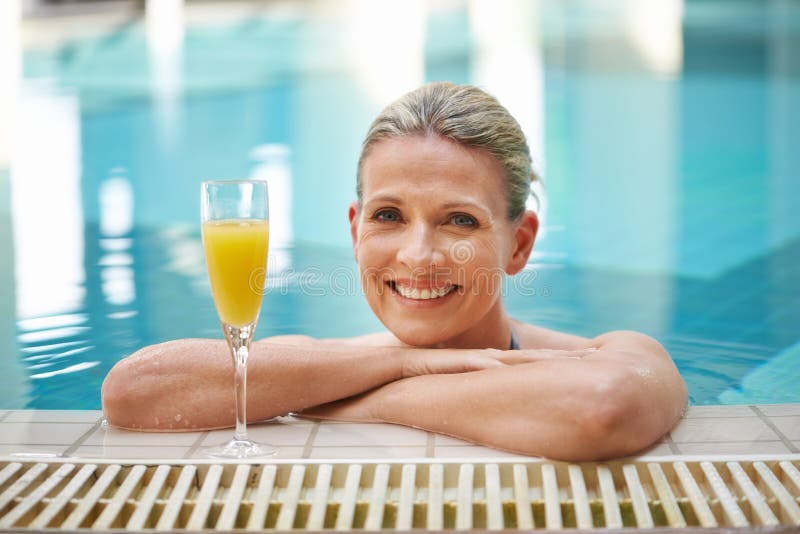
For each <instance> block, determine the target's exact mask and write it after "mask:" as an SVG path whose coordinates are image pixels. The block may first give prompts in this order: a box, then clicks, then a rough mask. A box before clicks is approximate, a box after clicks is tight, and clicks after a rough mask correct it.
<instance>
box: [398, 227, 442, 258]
mask: <svg viewBox="0 0 800 534" xmlns="http://www.w3.org/2000/svg"><path fill="white" fill-rule="evenodd" d="M397 260H398V261H399V262H400V263H403V264H405V265H406V266H408V267H411V268H423V269H428V268H430V267H431V266H436V265H442V263H443V262H444V261H445V256H444V253H443V252H442V251H441V250H440V249H439V247H437V244H436V236H435V232H434V231H433V230H432V229H431V228H429V227H427V226H426V225H422V224H418V225H413V226H411V227H410V228H409V229H408V230H407V231H406V232H404V235H403V242H402V243H401V244H400V247H399V249H398V251H397Z"/></svg>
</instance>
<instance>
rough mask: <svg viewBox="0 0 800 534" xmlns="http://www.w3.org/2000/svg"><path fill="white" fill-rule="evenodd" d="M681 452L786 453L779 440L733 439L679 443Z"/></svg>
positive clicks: (786, 450)
mask: <svg viewBox="0 0 800 534" xmlns="http://www.w3.org/2000/svg"><path fill="white" fill-rule="evenodd" d="M678 448H679V449H680V451H681V454H786V453H788V452H791V451H789V449H788V448H787V447H786V445H784V444H783V442H781V441H733V442H720V443H680V444H678Z"/></svg>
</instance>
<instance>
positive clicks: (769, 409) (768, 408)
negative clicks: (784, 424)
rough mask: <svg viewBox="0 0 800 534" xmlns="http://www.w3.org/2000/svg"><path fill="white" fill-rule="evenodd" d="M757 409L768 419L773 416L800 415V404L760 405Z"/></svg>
mask: <svg viewBox="0 0 800 534" xmlns="http://www.w3.org/2000/svg"><path fill="white" fill-rule="evenodd" d="M756 408H758V409H759V410H761V412H762V413H763V414H764V415H766V416H768V417H772V416H773V415H800V404H759V405H758V406H756Z"/></svg>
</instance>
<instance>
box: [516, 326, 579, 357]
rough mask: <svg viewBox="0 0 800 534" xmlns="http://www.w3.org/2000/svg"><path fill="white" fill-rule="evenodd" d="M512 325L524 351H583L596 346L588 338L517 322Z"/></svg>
mask: <svg viewBox="0 0 800 534" xmlns="http://www.w3.org/2000/svg"><path fill="white" fill-rule="evenodd" d="M512 323H513V324H514V332H516V334H517V340H518V341H519V344H520V346H521V347H522V348H523V349H553V350H582V349H586V348H590V347H593V346H594V344H593V343H592V340H591V339H589V338H586V337H582V336H577V335H574V334H568V333H566V332H559V331H558V330H551V329H549V328H543V327H541V326H536V325H532V324H526V323H522V322H520V321H516V320H513V321H512Z"/></svg>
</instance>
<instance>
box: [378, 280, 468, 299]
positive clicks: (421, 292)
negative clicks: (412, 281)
mask: <svg viewBox="0 0 800 534" xmlns="http://www.w3.org/2000/svg"><path fill="white" fill-rule="evenodd" d="M386 285H388V286H389V287H390V288H391V289H392V291H393V292H394V293H395V294H397V295H399V296H401V297H403V298H405V299H409V300H438V299H442V298H444V297H447V296H448V295H450V294H451V293H453V292H454V291H455V290H456V289H458V287H459V286H457V285H454V284H451V285H448V286H445V287H441V288H435V287H431V288H424V289H418V288H414V287H406V286H401V285H398V284H397V282H394V281H389V282H386Z"/></svg>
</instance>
